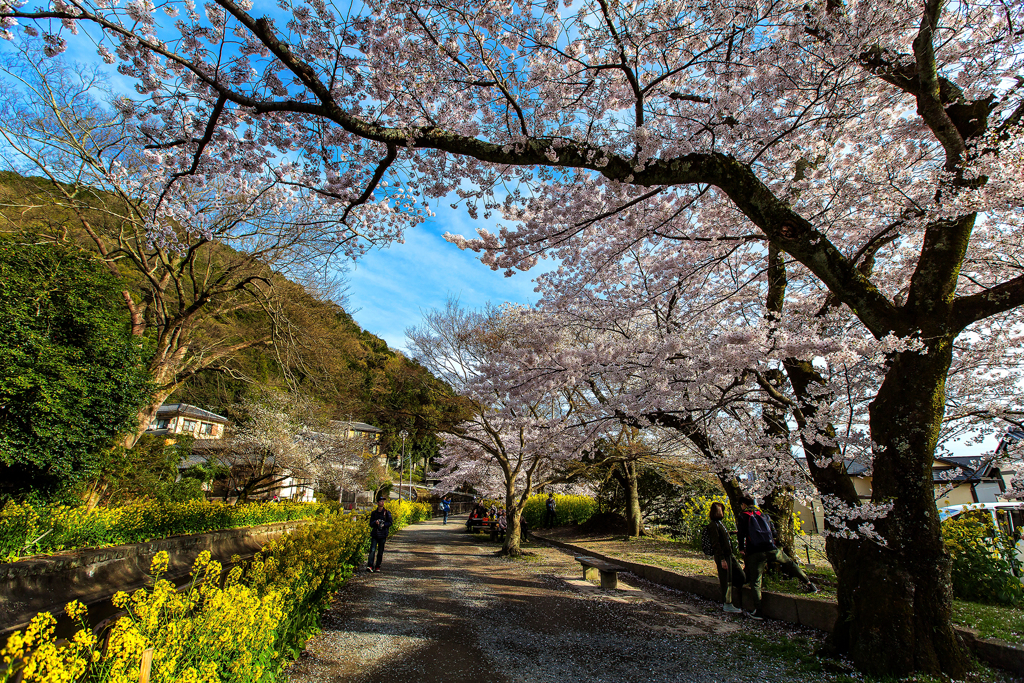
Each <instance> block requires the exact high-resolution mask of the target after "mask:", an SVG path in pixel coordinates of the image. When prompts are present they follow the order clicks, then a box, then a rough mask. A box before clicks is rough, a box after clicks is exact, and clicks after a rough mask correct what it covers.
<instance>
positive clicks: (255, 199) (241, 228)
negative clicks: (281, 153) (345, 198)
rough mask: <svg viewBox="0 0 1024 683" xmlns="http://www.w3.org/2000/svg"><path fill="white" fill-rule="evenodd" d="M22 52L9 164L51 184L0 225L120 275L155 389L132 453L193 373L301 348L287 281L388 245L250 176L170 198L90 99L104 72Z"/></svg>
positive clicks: (3, 131) (179, 189)
mask: <svg viewBox="0 0 1024 683" xmlns="http://www.w3.org/2000/svg"><path fill="white" fill-rule="evenodd" d="M20 48H21V49H20V51H19V52H18V53H17V57H18V58H17V59H14V58H11V57H8V59H7V63H6V65H4V66H3V67H0V78H2V82H3V83H4V84H5V85H6V86H7V87H6V90H5V94H4V95H2V96H0V119H2V121H0V137H2V139H3V141H4V143H5V149H4V151H3V154H2V156H3V165H4V166H7V167H8V168H12V169H16V170H18V171H21V172H23V173H25V174H32V173H41V174H42V175H43V177H44V178H45V180H46V181H48V182H38V183H35V184H34V187H35V189H36V190H37V191H36V192H33V193H29V194H26V195H22V196H18V197H14V198H12V199H10V200H7V201H5V202H4V203H3V206H2V209H3V212H4V215H5V217H6V218H7V221H6V224H5V225H4V227H3V229H4V230H10V231H24V230H30V231H32V230H34V231H39V232H41V233H42V234H43V235H44V236H46V237H49V238H50V239H54V240H57V241H63V242H67V243H72V244H78V243H80V242H81V241H84V242H85V243H86V244H89V245H91V247H92V248H93V249H94V250H95V251H96V252H97V253H98V254H99V256H100V257H101V259H102V261H103V263H105V264H106V266H107V267H108V269H109V270H110V271H111V272H112V273H114V274H115V275H118V276H119V277H122V278H124V279H125V281H126V283H127V285H128V286H127V287H126V288H125V289H124V291H123V292H122V293H121V295H122V299H123V302H124V306H125V308H126V309H127V311H128V313H129V315H130V316H131V321H132V333H133V334H134V335H137V336H140V337H147V338H148V339H149V341H150V343H151V346H150V349H151V351H152V353H151V355H150V356H149V360H148V362H147V370H148V371H149V373H150V375H151V376H152V378H153V382H154V384H155V386H156V390H155V392H154V395H153V398H152V401H151V403H150V404H148V405H146V406H145V407H144V408H143V409H142V410H141V411H140V413H139V418H138V422H137V428H136V430H135V431H134V432H133V433H132V434H131V435H130V436H129V437H128V443H127V445H128V446H131V445H133V444H134V443H135V441H136V440H137V439H138V438H139V436H141V434H142V433H143V432H144V431H145V430H146V429H147V428H149V426H150V422H151V421H152V419H153V416H154V415H155V414H156V410H157V409H158V408H159V407H160V405H161V404H162V403H163V401H164V400H165V399H166V398H167V397H168V396H170V395H171V394H172V393H174V392H175V391H176V390H177V389H179V388H180V387H181V386H182V385H183V384H184V383H185V382H186V381H188V380H189V379H190V378H192V377H194V376H195V375H196V374H197V373H200V372H203V371H207V370H219V371H223V372H227V373H231V374H233V368H232V365H231V360H232V359H233V358H234V357H235V356H236V355H237V354H238V353H240V352H242V351H244V350H245V349H247V348H250V347H253V346H257V345H264V344H267V345H275V344H276V348H277V349H278V350H281V349H286V350H287V349H289V348H291V347H294V346H295V344H294V342H293V341H292V340H291V339H290V337H289V333H290V332H291V330H290V327H291V325H290V323H289V320H288V316H287V314H286V313H285V312H284V311H283V307H282V291H281V289H282V287H281V285H282V282H281V275H282V274H285V273H286V274H288V275H290V276H291V277H292V278H294V279H297V280H305V279H315V278H316V275H317V273H318V272H321V273H322V272H324V271H325V270H326V267H327V264H328V263H329V262H330V261H331V260H332V259H333V257H334V256H335V255H341V256H342V257H343V258H352V257H356V256H358V255H359V254H360V253H361V251H362V250H364V249H365V248H367V246H369V245H370V244H371V243H374V242H376V243H381V242H386V241H388V240H389V239H391V238H392V237H393V235H388V234H387V232H386V231H382V230H373V231H371V232H365V233H360V232H359V231H346V230H344V229H342V230H339V229H338V227H339V223H338V216H337V215H336V214H335V213H334V212H333V211H332V210H331V209H330V208H329V207H324V206H322V202H321V201H320V200H318V199H317V197H316V196H312V197H310V196H305V195H303V194H302V193H298V192H293V191H292V190H291V189H289V188H282V187H281V186H279V185H278V184H277V183H276V180H275V179H273V178H271V179H269V180H268V179H267V178H263V177H260V176H257V175H254V174H251V173H249V174H245V175H239V176H232V175H229V174H219V173H214V172H211V173H209V174H208V175H207V176H205V177H204V178H202V179H198V178H194V177H190V178H187V179H182V181H179V182H178V183H176V184H175V185H174V186H173V187H172V188H167V186H166V185H165V184H164V179H165V176H166V172H165V170H164V169H163V168H162V166H161V164H160V160H159V154H158V153H157V152H154V151H153V150H152V149H148V148H147V147H148V144H147V142H148V138H147V134H146V130H145V128H144V127H138V126H135V125H134V124H133V123H132V122H131V120H130V117H128V116H126V115H125V113H124V112H123V111H120V112H119V111H117V110H116V109H112V108H110V107H106V106H104V104H103V103H102V102H99V101H97V100H96V99H95V96H96V95H98V94H101V93H102V92H103V83H102V74H98V73H96V71H95V70H94V69H88V68H85V67H78V68H76V67H75V66H74V65H71V64H67V63H63V62H61V61H59V60H50V59H48V58H44V57H43V56H42V54H41V53H40V52H39V51H38V50H37V49H34V48H33V47H32V46H31V45H21V46H20ZM121 104H122V109H124V108H125V107H129V106H130V105H127V104H124V103H121ZM153 207H158V208H157V209H156V210H153ZM248 321H252V322H251V323H248ZM282 365H285V364H284V363H282Z"/></svg>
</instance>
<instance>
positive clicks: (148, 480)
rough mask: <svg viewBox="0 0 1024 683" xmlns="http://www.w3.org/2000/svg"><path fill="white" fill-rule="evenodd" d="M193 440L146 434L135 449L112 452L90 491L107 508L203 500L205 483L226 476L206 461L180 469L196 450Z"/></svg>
mask: <svg viewBox="0 0 1024 683" xmlns="http://www.w3.org/2000/svg"><path fill="white" fill-rule="evenodd" d="M192 441H193V439H192V437H190V436H189V435H179V436H178V437H177V438H176V439H173V440H169V439H167V438H166V437H164V436H154V435H152V434H144V435H143V436H142V437H141V438H140V439H139V440H138V442H136V444H135V446H134V447H132V448H131V450H127V449H124V448H116V449H113V450H111V451H110V452H109V453H108V454H107V455H106V456H105V457H104V458H103V462H102V465H101V474H100V476H99V477H98V479H97V480H96V481H94V482H92V483H91V484H90V492H95V493H96V494H97V495H98V497H99V498H100V499H101V500H103V501H104V504H105V505H107V506H114V505H123V504H125V503H128V502H130V501H133V500H140V499H151V500H155V501H157V502H160V503H181V502H184V501H186V500H192V499H197V498H203V497H204V492H203V484H208V483H210V482H211V481H213V479H214V478H215V477H216V476H218V475H219V474H223V473H224V470H225V468H224V467H223V466H221V465H218V464H216V463H211V462H205V463H199V464H196V465H193V466H191V467H189V468H187V469H186V470H184V471H182V470H180V466H181V464H182V462H183V461H184V460H185V458H187V457H188V455H189V453H190V452H191V450H192Z"/></svg>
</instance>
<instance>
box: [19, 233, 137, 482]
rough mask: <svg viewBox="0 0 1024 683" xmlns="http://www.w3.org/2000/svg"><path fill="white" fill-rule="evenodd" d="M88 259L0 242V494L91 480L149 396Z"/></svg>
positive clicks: (110, 295) (121, 320)
mask: <svg viewBox="0 0 1024 683" xmlns="http://www.w3.org/2000/svg"><path fill="white" fill-rule="evenodd" d="M119 286H120V285H119V282H118V280H117V279H116V278H115V277H113V276H112V275H111V274H109V273H108V272H107V271H106V270H105V269H104V268H103V266H102V265H101V264H99V263H98V262H97V261H96V260H95V259H93V258H92V257H90V256H88V255H87V254H84V253H82V252H80V251H76V250H72V249H69V248H62V247H58V246H54V245H36V244H15V243H14V242H12V241H9V240H0V320H2V321H3V324H2V325H0V482H2V483H0V496H4V497H10V496H24V495H25V493H26V492H27V491H29V490H35V491H38V492H41V493H42V494H43V495H44V496H54V495H57V494H59V493H60V491H61V490H66V489H67V488H69V487H71V486H73V485H75V484H76V483H78V482H81V481H84V480H86V479H88V478H89V477H91V476H93V475H94V474H95V473H96V472H97V471H98V470H99V467H100V458H101V456H102V454H103V453H104V451H106V450H107V449H109V448H111V447H112V446H113V444H114V442H115V441H116V440H117V439H118V437H120V436H122V435H123V434H126V433H128V432H131V431H133V430H134V428H135V425H136V416H137V414H138V410H139V408H140V407H141V406H142V405H144V404H145V403H146V401H147V400H148V398H149V395H150V384H149V379H148V377H147V375H146V373H145V371H144V370H143V365H142V349H141V348H140V345H139V342H138V340H137V339H135V338H133V337H132V336H131V334H130V329H129V326H128V318H127V315H126V314H125V313H124V312H123V309H122V308H120V307H118V306H115V305H111V303H112V302H114V301H116V300H117V297H118V296H119Z"/></svg>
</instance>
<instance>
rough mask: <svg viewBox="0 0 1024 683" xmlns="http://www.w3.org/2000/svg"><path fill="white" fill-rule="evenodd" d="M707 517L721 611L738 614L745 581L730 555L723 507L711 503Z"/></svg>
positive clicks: (732, 556)
mask: <svg viewBox="0 0 1024 683" xmlns="http://www.w3.org/2000/svg"><path fill="white" fill-rule="evenodd" d="M708 517H709V518H710V519H709V520H708V536H709V537H710V538H711V548H712V551H713V553H714V557H715V569H717V570H718V582H719V583H720V584H721V586H722V603H723V604H722V609H723V610H724V611H726V612H729V613H730V614H739V613H741V612H743V609H742V605H743V584H744V583H746V582H747V579H746V576H745V575H744V574H743V570H742V569H741V568H740V563H739V562H737V561H736V557H735V556H734V555H733V554H732V542H731V541H730V540H729V530H728V529H726V528H725V525H724V524H723V523H722V520H723V519H725V506H724V505H722V504H721V503H712V504H711V512H710V513H709V515H708Z"/></svg>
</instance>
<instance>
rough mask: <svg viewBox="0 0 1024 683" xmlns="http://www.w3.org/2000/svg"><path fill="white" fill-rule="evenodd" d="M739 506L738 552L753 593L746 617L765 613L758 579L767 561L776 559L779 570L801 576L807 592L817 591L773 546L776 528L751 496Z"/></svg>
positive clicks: (792, 563)
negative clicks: (750, 609) (752, 603)
mask: <svg viewBox="0 0 1024 683" xmlns="http://www.w3.org/2000/svg"><path fill="white" fill-rule="evenodd" d="M740 509H741V510H742V512H741V513H740V516H739V518H738V519H737V520H736V535H737V538H738V539H739V546H740V554H741V555H743V558H744V560H745V566H744V570H745V572H746V574H747V576H748V577H749V579H750V588H751V589H752V590H753V593H754V611H753V612H750V613H749V614H748V616H750V617H752V618H754V619H758V620H760V619H764V614H762V613H761V580H762V579H763V578H764V568H765V566H766V565H767V564H768V561H769V560H771V561H772V562H778V563H779V565H781V567H782V571H784V572H785V573H787V574H789V575H790V576H795V577H796V578H798V579H800V581H801V583H803V584H804V590H805V591H806V592H808V593H817V592H818V587H817V586H815V585H814V584H813V583H811V580H810V579H808V578H807V575H806V574H804V573H803V571H801V569H800V567H798V566H797V564H796V562H794V561H793V560H792V559H791V558H790V557H789V556H788V555H786V553H784V552H782V551H781V550H779V548H778V546H776V545H775V527H774V526H773V525H772V520H771V519H770V518H769V517H768V515H766V514H765V513H763V512H761V510H759V509H758V508H757V506H756V505H755V504H754V499H753V498H751V497H750V496H743V497H742V498H740Z"/></svg>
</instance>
